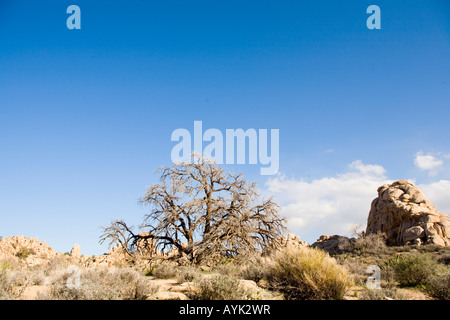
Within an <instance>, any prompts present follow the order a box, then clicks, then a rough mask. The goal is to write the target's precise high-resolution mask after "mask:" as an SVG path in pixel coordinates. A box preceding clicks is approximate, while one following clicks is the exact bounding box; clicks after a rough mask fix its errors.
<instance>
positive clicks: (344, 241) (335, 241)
mask: <svg viewBox="0 0 450 320" xmlns="http://www.w3.org/2000/svg"><path fill="white" fill-rule="evenodd" d="M355 241H356V240H355V239H354V238H347V237H344V236H339V235H334V236H327V235H322V236H320V238H319V239H318V240H317V241H316V242H314V243H313V244H312V245H311V247H314V248H319V249H322V250H324V251H326V252H328V253H329V254H331V255H334V254H341V253H343V252H351V251H353V249H354V248H355Z"/></svg>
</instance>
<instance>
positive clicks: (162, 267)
mask: <svg viewBox="0 0 450 320" xmlns="http://www.w3.org/2000/svg"><path fill="white" fill-rule="evenodd" d="M179 273H180V268H179V267H178V266H176V265H173V264H171V263H168V262H162V263H160V264H158V265H156V266H155V268H154V269H153V270H152V272H151V273H150V274H151V275H152V276H154V277H155V278H158V279H171V278H175V277H176V276H177V275H178V274H179Z"/></svg>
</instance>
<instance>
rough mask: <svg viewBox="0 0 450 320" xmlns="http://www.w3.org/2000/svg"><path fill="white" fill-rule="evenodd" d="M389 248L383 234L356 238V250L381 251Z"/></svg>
mask: <svg viewBox="0 0 450 320" xmlns="http://www.w3.org/2000/svg"><path fill="white" fill-rule="evenodd" d="M386 248H387V245H386V239H385V236H384V235H383V234H369V235H364V236H362V237H360V238H357V239H356V240H355V250H357V251H359V252H380V251H382V252H383V251H385V250H386Z"/></svg>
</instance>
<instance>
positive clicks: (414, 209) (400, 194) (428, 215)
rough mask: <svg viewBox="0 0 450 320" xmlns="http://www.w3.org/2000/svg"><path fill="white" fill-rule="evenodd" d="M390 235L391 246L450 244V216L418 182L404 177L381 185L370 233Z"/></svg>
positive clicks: (373, 211)
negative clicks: (431, 198) (437, 205)
mask: <svg viewBox="0 0 450 320" xmlns="http://www.w3.org/2000/svg"><path fill="white" fill-rule="evenodd" d="M376 233H384V234H386V237H387V241H388V244H389V245H406V244H416V245H421V244H434V245H438V246H450V219H449V217H448V216H447V215H446V214H444V213H441V212H439V211H438V210H437V209H436V208H435V207H434V206H433V204H432V203H431V202H430V201H429V200H428V199H427V198H426V197H425V195H424V194H423V192H422V191H421V190H420V189H419V188H418V187H417V186H415V185H414V184H412V183H410V182H408V181H405V180H400V181H396V182H394V183H392V184H386V185H383V186H381V187H379V188H378V197H377V198H376V199H374V200H373V202H372V206H371V209H370V213H369V217H368V220H367V229H366V234H376Z"/></svg>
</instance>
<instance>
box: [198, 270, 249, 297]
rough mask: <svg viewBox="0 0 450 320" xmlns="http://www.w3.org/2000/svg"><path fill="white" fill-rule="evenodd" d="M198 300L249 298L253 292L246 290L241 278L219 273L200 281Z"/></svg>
mask: <svg viewBox="0 0 450 320" xmlns="http://www.w3.org/2000/svg"><path fill="white" fill-rule="evenodd" d="M197 286H198V290H197V295H196V297H195V298H196V299H198V300H249V299H250V298H251V292H249V291H248V290H246V289H245V288H244V287H243V286H242V285H241V283H240V281H239V279H237V278H235V277H231V276H228V275H218V276H213V277H210V278H207V279H204V280H202V281H200V283H199V284H198V285H197Z"/></svg>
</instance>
